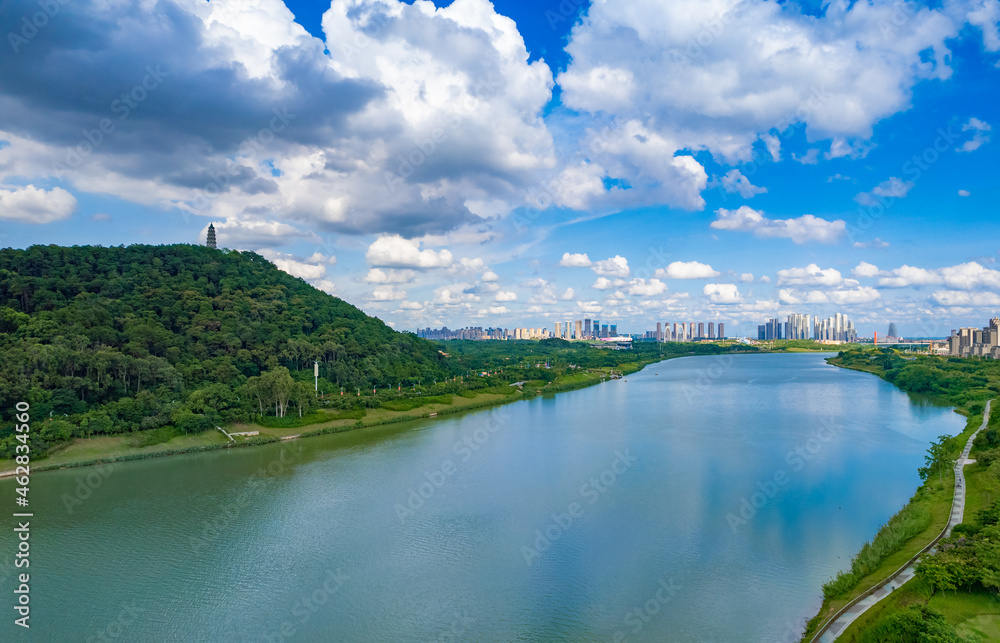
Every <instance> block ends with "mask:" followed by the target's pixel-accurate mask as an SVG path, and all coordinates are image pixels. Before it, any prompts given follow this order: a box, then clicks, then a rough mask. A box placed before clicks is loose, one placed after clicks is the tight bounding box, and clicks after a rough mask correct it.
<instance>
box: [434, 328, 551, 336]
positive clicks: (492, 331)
mask: <svg viewBox="0 0 1000 643" xmlns="http://www.w3.org/2000/svg"><path fill="white" fill-rule="evenodd" d="M416 334H417V337H423V338H424V339H545V338H547V337H551V335H550V334H549V331H548V330H546V329H544V328H514V329H512V330H508V329H506V328H483V327H482V326H470V327H469V328H459V329H458V330H451V329H449V328H448V327H447V326H445V327H443V328H419V329H417V333H416Z"/></svg>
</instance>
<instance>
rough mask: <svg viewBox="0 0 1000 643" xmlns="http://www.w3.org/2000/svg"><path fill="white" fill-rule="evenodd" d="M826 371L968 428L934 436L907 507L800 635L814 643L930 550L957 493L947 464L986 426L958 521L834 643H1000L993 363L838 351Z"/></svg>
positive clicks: (826, 590) (998, 432)
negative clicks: (881, 384) (939, 408)
mask: <svg viewBox="0 0 1000 643" xmlns="http://www.w3.org/2000/svg"><path fill="white" fill-rule="evenodd" d="M827 361H828V362H829V363H831V364H833V365H835V366H840V367H843V368H849V369H853V370H858V371H864V372H868V373H872V374H874V375H877V376H878V377H881V378H883V379H885V380H886V381H888V382H890V383H892V384H894V385H895V386H897V387H898V388H900V389H901V390H903V391H906V392H908V393H914V394H919V395H923V396H929V397H931V398H932V399H935V400H937V401H939V402H941V403H943V404H946V405H949V406H954V407H955V411H956V412H958V413H960V414H962V415H964V416H966V417H967V419H968V421H967V425H966V428H965V430H964V431H962V433H960V434H959V435H956V436H953V437H949V436H940V437H939V438H938V440H937V441H936V442H935V443H934V444H932V445H931V447H930V448H929V449H928V452H927V456H926V458H925V466H924V467H922V468H921V469H920V471H919V473H920V477H921V480H922V481H923V484H922V485H921V486H920V487H919V488H918V489H917V491H916V493H915V494H914V495H913V497H912V498H911V499H910V501H909V503H908V504H907V505H906V506H905V507H903V508H902V509H901V510H900V511H899V513H897V514H896V515H895V516H893V517H892V518H891V519H890V520H889V521H888V522H887V523H886V524H885V525H883V526H882V528H881V529H880V530H879V531H878V533H877V534H876V535H875V536H874V537H873V538H872V540H871V541H869V542H867V543H865V544H864V546H863V547H862V549H861V551H859V552H858V553H857V555H856V556H855V557H854V558H853V559H852V561H851V566H850V568H849V569H847V570H845V571H842V572H841V573H839V574H838V575H837V576H836V577H835V578H833V579H831V580H830V581H829V582H828V583H826V585H824V586H823V596H824V601H823V606H822V607H821V609H820V611H819V613H818V614H817V615H816V617H815V618H813V619H812V620H811V621H810V622H809V624H808V626H807V629H806V632H805V635H804V636H803V638H802V640H803V641H812V640H813V639H814V637H815V635H816V634H817V633H818V632H819V631H820V628H821V627H822V626H823V625H824V624H826V623H827V622H828V621H829V620H830V618H831V617H833V616H834V615H835V614H836V613H837V612H838V611H839V610H840V609H841V608H842V607H844V606H846V605H848V604H849V603H850V602H851V601H852V600H854V599H855V598H857V597H859V596H861V595H863V594H865V593H866V592H867V591H868V590H869V589H870V588H872V587H874V586H876V585H877V584H879V583H880V582H881V581H883V580H885V579H886V578H888V577H890V576H891V575H893V573H894V572H895V571H896V570H898V569H899V568H901V567H902V566H903V565H905V564H906V563H907V561H909V560H910V559H911V558H913V557H914V556H916V555H918V554H920V552H922V551H923V550H924V549H925V548H926V547H927V546H928V545H930V544H931V543H932V542H934V541H935V539H937V538H938V537H939V535H940V534H941V533H942V531H943V530H944V528H945V526H946V525H947V524H948V520H949V517H950V515H951V510H952V499H953V497H954V491H955V473H954V467H953V463H954V461H955V460H957V459H958V458H959V456H960V454H961V452H962V450H963V448H964V447H965V444H966V442H967V441H968V440H969V438H970V437H971V436H972V435H973V433H975V431H976V430H977V429H978V428H979V427H980V425H981V424H982V422H983V419H984V418H983V415H984V410H985V406H986V402H987V400H994V402H993V404H992V407H991V410H990V414H989V417H988V419H987V423H986V427H985V428H984V429H983V430H982V431H981V432H980V433H979V435H978V436H977V437H976V439H975V442H974V445H973V449H972V452H971V457H972V458H974V459H975V462H974V463H971V464H969V465H967V466H966V467H965V469H964V475H965V494H966V495H965V512H964V521H963V522H962V523H961V524H959V525H957V526H956V527H955V528H954V529H953V531H952V533H951V535H950V536H949V537H947V538H942V539H941V540H939V541H938V542H937V543H936V545H935V547H934V549H933V550H931V552H928V553H925V554H923V555H921V556H920V557H919V562H918V564H917V567H916V576H915V577H914V578H913V579H912V580H910V581H909V582H907V583H905V584H904V585H902V586H901V587H899V588H897V589H895V590H894V591H892V593H891V594H889V595H888V596H887V597H886V598H884V599H883V600H881V601H879V602H877V603H876V604H875V605H873V606H872V607H871V608H870V609H868V610H867V611H866V612H865V613H864V614H862V615H861V616H860V617H858V619H857V620H855V621H854V622H853V623H852V624H851V625H850V626H849V627H848V628H846V629H845V630H844V631H843V632H842V633H841V634H840V635H839V636H838V637H837V640H838V641H844V642H845V643H876V642H884V641H893V642H895V641H899V642H911V641H912V642H914V643H917V642H921V643H923V642H928V643H974V642H977V641H996V640H1000V494H998V491H1000V403H998V402H1000V362H998V361H996V360H990V359H981V358H958V357H941V356H932V355H912V354H903V353H900V352H899V351H897V350H894V349H892V348H876V347H872V348H865V349H859V350H850V351H841V352H840V353H838V355H837V356H836V357H833V358H830V359H829V360H827Z"/></svg>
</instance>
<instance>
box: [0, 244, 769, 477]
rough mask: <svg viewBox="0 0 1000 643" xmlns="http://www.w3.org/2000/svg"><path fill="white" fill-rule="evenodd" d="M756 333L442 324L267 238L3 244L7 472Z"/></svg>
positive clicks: (369, 422)
mask: <svg viewBox="0 0 1000 643" xmlns="http://www.w3.org/2000/svg"><path fill="white" fill-rule="evenodd" d="M756 350H757V349H755V348H752V347H747V346H740V345H738V344H737V345H729V346H722V345H720V344H688V343H684V344H674V343H669V344H662V343H660V344H657V343H638V344H637V345H636V347H635V348H633V349H632V350H628V351H617V350H606V349H598V348H594V347H592V346H590V345H588V344H586V343H580V342H567V341H565V340H561V339H547V340H541V341H507V342H492V341H479V342H474V341H449V342H432V341H428V340H424V339H421V338H418V337H416V336H415V335H413V334H410V333H401V332H397V331H395V330H393V329H391V328H390V327H388V326H387V325H386V324H384V323H383V322H382V321H380V320H378V319H376V318H374V317H369V316H368V315H365V314H364V313H363V312H362V311H360V310H358V309H357V308H355V307H354V306H352V305H350V304H348V303H346V302H344V301H343V300H341V299H339V298H337V297H334V296H331V295H328V294H326V293H324V292H322V291H320V290H317V289H316V288H314V287H312V286H310V285H309V284H307V283H306V282H304V281H303V280H301V279H299V278H296V277H292V276H291V275H288V274H287V273H285V272H282V271H281V270H279V269H278V268H276V267H275V266H274V265H273V264H272V263H270V262H269V261H267V260H266V259H264V258H263V257H261V256H260V255H257V254H255V253H253V252H239V251H228V250H215V249H212V248H208V247H202V246H192V245H172V246H148V245H132V246H128V247H110V248H105V247H96V246H82V247H79V246H74V247H70V248H67V247H59V246H32V247H30V248H28V249H26V250H13V249H5V250H2V251H0V356H2V361H0V414H2V418H3V427H2V428H0V472H8V471H10V470H13V469H14V466H15V463H14V460H13V458H14V457H15V455H16V454H18V453H23V452H25V445H26V446H27V447H28V448H29V449H30V454H31V461H32V468H33V470H34V471H44V470H46V469H54V468H62V467H70V466H82V465H88V464H100V463H107V462H114V461H122V460H130V459H140V458H147V457H155V456H163V455H170V454H175V453H188V452H195V451H205V450H212V449H224V448H234V447H243V446H252V445H256V444H266V443H269V442H275V441H278V440H282V439H291V438H298V437H307V436H311V435H319V434H324V433H334V432H341V431H347V430H350V429H354V428H361V427H367V426H374V425H379V424H387V423H391V422H401V421H407V420H414V419H418V418H426V417H432V416H441V415H446V414H449V413H455V412H460V411H466V410H470V409H475V408H482V407H486V406H492V405H496V404H502V403H507V402H512V401H516V400H519V399H524V398H526V397H531V396H535V395H541V394H551V393H557V392H560V391H567V390H573V389H578V388H581V387H584V386H589V385H592V384H596V383H599V382H601V381H604V380H606V379H608V378H612V377H621V376H624V375H627V374H629V373H632V372H635V371H637V370H639V369H641V368H643V367H644V366H646V365H648V364H651V363H653V362H657V361H660V360H663V359H669V358H671V357H681V356H687V355H710V354H718V353H722V352H756ZM315 364H318V367H319V378H318V386H317V380H316V379H315V378H314V365H315ZM317 389H318V390H317ZM18 403H28V404H29V405H30V416H31V418H32V423H31V431H30V433H29V435H28V437H27V438H25V437H24V436H20V435H18V434H16V433H15V432H14V426H13V425H14V415H15V413H16V405H17V404H18ZM19 447H20V450H18V448H19Z"/></svg>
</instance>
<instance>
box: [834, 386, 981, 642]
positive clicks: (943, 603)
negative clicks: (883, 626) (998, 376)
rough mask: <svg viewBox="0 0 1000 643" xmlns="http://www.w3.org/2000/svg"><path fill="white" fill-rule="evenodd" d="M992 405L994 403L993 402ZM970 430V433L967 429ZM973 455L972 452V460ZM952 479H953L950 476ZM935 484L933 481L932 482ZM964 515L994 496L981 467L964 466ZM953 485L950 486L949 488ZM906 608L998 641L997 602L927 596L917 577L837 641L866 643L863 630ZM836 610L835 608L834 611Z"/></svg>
mask: <svg viewBox="0 0 1000 643" xmlns="http://www.w3.org/2000/svg"><path fill="white" fill-rule="evenodd" d="M994 404H996V402H994ZM980 422H982V418H981V417H978V418H977V417H976V416H972V417H970V418H969V426H968V427H967V428H966V431H965V432H964V433H963V434H962V435H963V436H964V440H968V437H969V435H971V433H972V431H975V430H976V428H978V427H979V423H980ZM970 429H971V430H970ZM974 456H975V452H973V457H974ZM952 479H954V476H952ZM934 482H935V483H936V481H934ZM965 484H966V498H965V514H964V520H963V522H965V523H969V522H975V517H976V514H977V512H979V511H980V510H982V509H984V508H986V507H987V506H988V505H989V504H991V503H992V502H993V501H995V500H996V498H997V497H998V495H1000V494H998V489H997V487H996V481H995V480H994V479H993V478H992V477H991V476H990V475H989V474H988V472H987V468H986V467H985V466H983V465H981V464H978V463H977V464H971V465H968V466H966V467H965ZM953 486H954V485H953ZM910 605H927V606H929V607H931V608H933V609H935V610H937V611H938V612H940V613H941V614H943V615H944V616H945V618H946V620H947V621H948V623H950V624H951V625H954V626H956V628H957V629H958V633H959V634H961V635H963V636H968V635H969V634H979V635H980V636H982V637H983V640H984V641H994V640H1000V602H998V601H997V599H996V597H995V596H993V595H992V594H991V593H989V592H985V591H975V592H971V593H970V592H966V591H961V590H960V591H958V592H937V593H936V594H934V595H933V596H931V589H930V587H928V586H927V585H926V584H925V583H924V582H923V580H922V579H921V578H919V577H918V578H915V579H913V580H911V581H910V582H908V583H907V584H905V585H903V586H902V587H900V588H899V589H897V590H896V591H895V592H893V594H892V595H890V596H888V597H887V598H885V599H883V600H882V601H880V602H879V603H877V604H875V605H874V606H873V607H872V608H870V609H869V610H868V611H867V612H865V613H864V614H862V615H861V616H860V617H859V618H858V619H857V620H856V621H855V622H854V623H852V624H851V626H850V627H848V628H847V629H846V630H845V631H844V633H843V634H841V636H840V637H839V638H838V639H837V641H838V642H840V641H843V642H844V643H855V642H856V643H868V639H867V638H866V637H865V633H866V631H868V630H869V629H870V628H872V627H873V626H874V625H875V624H876V623H878V622H879V621H880V620H881V619H883V618H884V617H887V616H888V615H890V614H893V613H896V612H899V611H901V610H903V609H905V608H907V607H909V606H910ZM838 609H839V608H838Z"/></svg>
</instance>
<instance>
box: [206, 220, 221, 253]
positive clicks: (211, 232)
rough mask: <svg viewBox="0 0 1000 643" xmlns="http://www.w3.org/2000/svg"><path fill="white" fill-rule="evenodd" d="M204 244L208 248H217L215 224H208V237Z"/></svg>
mask: <svg viewBox="0 0 1000 643" xmlns="http://www.w3.org/2000/svg"><path fill="white" fill-rule="evenodd" d="M205 245H206V246H208V247H209V248H218V247H219V246H218V245H217V244H216V243H215V225H214V224H211V223H209V224H208V239H207V240H206V241H205Z"/></svg>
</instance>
